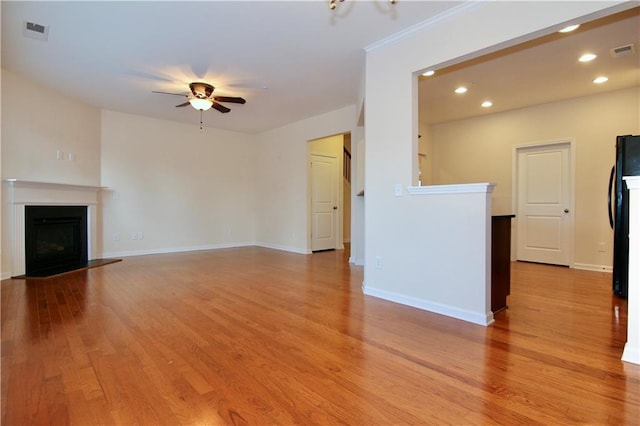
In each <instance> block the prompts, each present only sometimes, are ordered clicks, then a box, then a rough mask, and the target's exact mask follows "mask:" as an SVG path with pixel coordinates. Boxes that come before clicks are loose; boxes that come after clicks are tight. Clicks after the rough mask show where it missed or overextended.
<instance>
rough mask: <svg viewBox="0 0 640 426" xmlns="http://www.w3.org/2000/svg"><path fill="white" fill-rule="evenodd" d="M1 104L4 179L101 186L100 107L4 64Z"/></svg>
mask: <svg viewBox="0 0 640 426" xmlns="http://www.w3.org/2000/svg"><path fill="white" fill-rule="evenodd" d="M2 106H3V108H2V158H3V162H2V178H3V179H7V178H18V179H25V180H31V181H39V182H57V183H73V184H77V185H93V186H99V184H100V110H99V109H98V108H95V107H93V106H90V105H88V104H85V103H83V102H81V101H77V100H72V99H69V98H67V97H65V96H63V95H61V94H59V93H58V92H55V91H53V90H50V89H47V88H45V87H42V86H39V85H38V84H36V83H33V82H32V81H30V80H27V79H25V78H24V77H21V76H18V75H16V74H14V73H12V72H9V71H7V70H4V69H3V70H2ZM58 150H61V151H62V152H64V153H65V159H64V160H58V159H57V156H56V154H57V151H58ZM70 153H71V154H73V155H74V156H75V159H74V160H69V159H68V155H69V154H70Z"/></svg>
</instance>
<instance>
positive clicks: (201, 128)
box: [200, 110, 202, 130]
mask: <svg viewBox="0 0 640 426" xmlns="http://www.w3.org/2000/svg"><path fill="white" fill-rule="evenodd" d="M200 130H202V110H200Z"/></svg>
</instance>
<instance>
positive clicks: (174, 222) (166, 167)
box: [102, 111, 255, 256]
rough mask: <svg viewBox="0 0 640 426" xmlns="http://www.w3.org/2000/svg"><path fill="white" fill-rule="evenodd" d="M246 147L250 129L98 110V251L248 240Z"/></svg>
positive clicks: (249, 164) (249, 163) (251, 208)
mask: <svg viewBox="0 0 640 426" xmlns="http://www.w3.org/2000/svg"><path fill="white" fill-rule="evenodd" d="M253 147H254V137H253V136H252V135H247V134H241V133H236V132H229V131H223V130H217V129H211V128H206V127H205V128H203V129H202V130H200V129H199V128H198V126H195V125H188V124H182V123H174V122H169V121H165V120H157V119H151V118H147V117H141V116H135V115H130V114H123V113H118V112H113V111H104V112H103V114H102V185H103V186H106V187H108V190H107V191H103V209H102V211H103V218H102V228H103V238H104V244H103V247H104V252H105V255H106V256H109V255H125V254H144V253H157V252H163V251H169V252H170V251H181V250H191V249H204V248H217V247H228V246H238V245H247V244H253V242H254V240H255V232H254V222H255V205H254V201H253V200H254V197H253V195H254V193H253V188H254V181H255V176H254V174H253V162H254V154H253ZM132 232H142V233H143V237H144V238H143V239H142V240H139V239H137V240H132V239H131V233H132Z"/></svg>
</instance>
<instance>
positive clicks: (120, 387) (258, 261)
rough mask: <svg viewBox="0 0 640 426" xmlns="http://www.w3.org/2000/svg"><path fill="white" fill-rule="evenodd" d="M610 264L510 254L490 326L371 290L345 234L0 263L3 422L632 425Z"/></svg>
mask: <svg viewBox="0 0 640 426" xmlns="http://www.w3.org/2000/svg"><path fill="white" fill-rule="evenodd" d="M610 280H611V275H610V274H606V273H600V272H587V271H578V270H572V269H568V268H562V267H554V266H544V265H534V264H526V263H513V264H512V292H511V293H512V294H511V296H509V300H508V303H509V309H507V310H505V311H502V312H500V313H498V314H497V315H496V322H495V324H494V325H493V326H490V327H481V326H477V325H473V324H469V323H465V322H463V321H459V320H455V319H452V318H447V317H444V316H440V315H436V314H432V313H429V312H424V311H421V310H418V309H414V308H410V307H406V306H402V305H398V304H394V303H391V302H387V301H383V300H380V299H376V298H373V297H368V296H364V295H363V294H362V291H361V283H362V268H360V267H356V266H353V265H349V264H348V263H347V257H346V253H344V252H342V251H336V252H323V253H316V254H314V255H309V256H305V255H298V254H292V253H286V252H280V251H276V250H269V249H264V248H257V247H248V248H237V249H225V250H215V251H200V252H191V253H177V254H166V255H154V256H140V257H130V258H126V259H124V261H123V262H120V263H116V264H112V265H108V266H105V267H101V268H95V269H90V270H85V271H78V272H74V273H70V274H66V275H63V276H58V277H53V278H50V279H44V280H42V279H39V280H30V279H26V280H24V279H20V280H18V279H14V280H5V281H2V283H1V287H0V291H1V309H2V313H1V332H2V373H1V374H2V375H1V388H0V391H1V393H2V397H1V406H0V409H1V411H2V417H1V419H2V424H3V425H31V424H33V425H48V424H51V425H66V424H70V425H97V424H105V425H130V424H140V425H155V424H167V425H179V424H185V425H186V424H189V425H191V424H199V425H214V424H235V425H265V424H284V425H289V424H304V425H328V424H350V425H389V424H413V425H417V424H455V425H460V424H506V425H515V424H553V425H559V424H593V425H603V424H611V425H623V424H624V425H633V424H639V422H640V420H639V415H638V414H639V411H638V410H639V409H638V407H639V406H640V396H639V394H640V366H637V365H633V364H628V363H623V362H622V361H621V360H620V357H621V354H622V350H623V347H624V343H625V341H626V318H627V316H626V302H625V301H624V300H621V299H618V298H616V297H615V296H613V295H612V293H611V288H610V287H611V286H610ZM444 284H445V283H434V284H433V285H444Z"/></svg>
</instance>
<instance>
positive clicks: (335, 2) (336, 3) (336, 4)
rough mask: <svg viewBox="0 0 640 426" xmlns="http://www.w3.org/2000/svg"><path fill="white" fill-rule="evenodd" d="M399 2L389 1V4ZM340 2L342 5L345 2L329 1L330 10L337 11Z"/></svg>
mask: <svg viewBox="0 0 640 426" xmlns="http://www.w3.org/2000/svg"><path fill="white" fill-rule="evenodd" d="M397 1H398V0H389V3H391V4H396V2H397ZM338 2H340V3H342V2H344V0H329V9H331V10H335V8H336V7H338Z"/></svg>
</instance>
